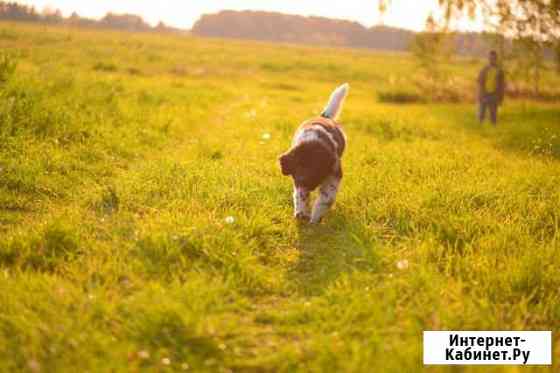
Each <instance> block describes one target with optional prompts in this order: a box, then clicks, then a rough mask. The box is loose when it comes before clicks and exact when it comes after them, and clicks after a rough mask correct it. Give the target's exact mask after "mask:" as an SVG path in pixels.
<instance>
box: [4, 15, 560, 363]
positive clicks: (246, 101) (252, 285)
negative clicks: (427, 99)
mask: <svg viewBox="0 0 560 373" xmlns="http://www.w3.org/2000/svg"><path fill="white" fill-rule="evenodd" d="M0 47H1V48H2V49H3V50H4V51H8V52H9V53H11V54H13V55H16V56H17V57H16V60H17V68H16V70H15V74H13V75H12V76H11V78H9V79H8V80H7V82H4V83H2V84H1V85H0V279H1V280H0V371H17V370H24V371H33V372H37V371H39V370H40V371H43V372H61V371H68V372H71V371H76V372H82V371H83V372H85V371H91V372H93V371H111V372H114V371H141V370H155V371H164V370H171V371H195V372H198V371H208V372H228V371H233V372H268V371H313V372H323V371H325V372H342V371H348V372H371V371H378V372H416V371H421V370H422V369H424V368H423V367H422V331H423V330H440V329H443V330H445V329H450V330H479V329H480V330H553V331H554V332H556V334H554V337H553V338H554V342H555V343H554V347H553V348H554V351H553V354H554V356H555V366H554V367H553V368H529V369H517V368H505V367H502V368H491V367H484V368H481V369H474V368H462V369H452V368H448V367H442V368H430V369H426V370H428V371H431V372H517V371H523V372H525V371H559V370H560V365H559V364H560V361H559V360H558V359H559V356H560V339H559V337H558V333H557V332H558V330H559V328H560V292H559V289H560V255H559V247H560V243H559V241H558V240H559V238H560V237H559V236H558V234H559V226H560V189H559V186H558V185H559V183H560V104H556V105H554V104H551V103H548V104H546V103H536V102H528V101H508V102H507V103H506V105H505V107H504V108H503V112H502V118H501V123H500V125H499V126H498V127H497V128H492V127H491V126H489V125H488V124H487V125H485V126H484V127H481V126H480V125H479V124H478V123H477V121H476V119H475V107H474V105H473V104H472V103H464V104H454V105H444V104H433V105H432V104H414V105H413V104H410V105H396V104H381V103H379V102H378V100H377V93H378V92H379V91H380V90H390V89H393V88H398V89H399V90H403V89H404V90H406V89H407V87H408V85H409V84H410V79H413V78H414V77H415V76H416V75H417V74H418V72H417V71H416V69H415V63H414V61H413V60H412V59H411V57H409V56H408V55H405V54H387V53H376V52H371V51H365V50H363V51H362V50H344V49H340V50H335V49H327V48H325V49H323V48H308V47H293V46H279V45H271V44H262V43H251V42H233V41H221V40H210V39H208V40H206V39H197V38H190V37H179V36H177V37H175V36H162V35H156V34H150V35H148V34H146V35H142V34H126V33H113V32H108V31H107V32H105V31H103V32H101V31H83V30H82V31H80V30H69V29H64V28H45V27H43V26H30V25H17V24H7V23H4V24H0ZM481 63H482V62H477V61H470V60H461V61H458V62H456V64H455V65H454V66H452V67H449V68H450V69H451V70H453V71H454V73H455V76H456V80H457V83H456V84H458V85H459V86H461V87H463V88H462V89H468V88H469V87H472V85H473V83H472V81H473V80H474V77H475V76H476V72H477V70H478V69H479V68H480V66H481ZM0 76H1V74H0ZM547 79H548V82H549V84H550V85H551V86H553V85H556V86H558V85H560V78H559V77H558V75H556V76H554V75H550V76H549V77H548V78H547ZM343 82H349V83H350V85H351V92H350V96H349V98H348V100H347V103H346V106H345V110H344V113H343V115H342V122H343V123H344V125H345V128H346V131H347V134H348V137H349V149H348V152H347V154H346V156H345V160H344V170H345V178H344V180H343V186H342V189H341V193H340V194H339V198H338V202H337V205H336V207H335V208H334V209H333V211H331V212H330V214H329V215H328V216H327V217H326V219H325V220H324V222H323V224H321V225H319V226H302V225H298V224H296V222H295V221H294V219H293V218H292V207H291V184H290V181H289V180H288V179H287V178H285V177H282V175H281V173H280V171H279V168H278V166H277V161H276V159H277V156H278V155H279V154H280V153H282V152H283V151H285V150H287V147H288V146H289V143H290V140H291V136H292V133H293V131H294V129H295V128H296V126H297V125H298V124H299V123H300V122H302V121H303V120H304V119H307V118H310V117H312V116H315V115H316V114H318V113H319V112H320V110H321V109H322V107H323V105H324V104H325V103H326V101H327V99H328V96H329V94H330V92H331V91H332V89H333V88H335V87H336V86H337V85H338V84H340V83H343Z"/></svg>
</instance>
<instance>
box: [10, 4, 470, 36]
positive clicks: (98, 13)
mask: <svg viewBox="0 0 560 373" xmlns="http://www.w3.org/2000/svg"><path fill="white" fill-rule="evenodd" d="M18 2H19V3H22V4H28V5H34V6H35V8H36V9H37V10H39V11H41V10H42V9H44V8H45V7H50V8H58V9H60V10H61V11H62V12H63V14H64V15H65V16H67V15H70V14H71V13H72V12H73V11H76V12H77V13H78V14H79V15H81V16H82V17H90V18H101V17H103V16H104V15H105V14H106V13H107V12H109V11H111V12H113V13H133V14H138V15H140V16H142V17H143V18H144V19H145V20H146V21H147V22H149V23H151V24H152V25H155V24H156V23H157V22H159V21H163V22H165V23H166V24H168V25H171V26H175V27H180V28H191V27H192V25H193V24H194V23H195V22H196V21H197V19H198V18H199V17H200V16H201V15H202V14H205V13H216V12H218V11H220V10H226V9H227V10H266V11H276V12H282V13H288V14H300V15H305V16H309V15H314V16H323V17H328V18H338V19H346V20H351V21H357V22H360V23H361V24H363V25H365V26H368V27H369V26H373V25H376V24H379V23H381V22H383V24H385V25H388V26H396V27H401V28H407V29H411V30H415V31H419V30H422V29H423V28H424V25H425V21H426V18H427V17H428V16H429V15H430V13H432V12H433V13H434V14H435V15H436V16H437V15H438V6H437V0H391V6H390V8H389V10H388V11H387V12H386V14H384V16H383V18H381V17H380V14H379V11H378V9H377V0H330V1H328V2H327V1H326V0H157V1H154V0H20V1H18ZM327 4H328V5H327ZM457 28H458V29H461V30H477V29H479V27H478V25H477V24H476V23H475V22H472V21H464V22H461V23H460V24H458V25H457Z"/></svg>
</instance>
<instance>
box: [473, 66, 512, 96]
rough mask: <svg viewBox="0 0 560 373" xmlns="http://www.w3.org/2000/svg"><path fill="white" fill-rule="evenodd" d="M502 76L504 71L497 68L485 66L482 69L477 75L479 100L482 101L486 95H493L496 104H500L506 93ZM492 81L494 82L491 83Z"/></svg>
mask: <svg viewBox="0 0 560 373" xmlns="http://www.w3.org/2000/svg"><path fill="white" fill-rule="evenodd" d="M493 69H495V70H493ZM494 74H495V75H494ZM504 75H505V74H504V71H503V70H502V69H501V68H500V67H498V66H493V65H487V66H486V67H484V68H483V69H482V70H481V71H480V74H479V75H478V93H479V98H480V99H482V98H483V97H486V96H488V95H495V97H496V98H497V99H498V102H499V103H501V102H502V101H503V100H504V95H505V91H506V83H505V76H504ZM492 79H495V82H492Z"/></svg>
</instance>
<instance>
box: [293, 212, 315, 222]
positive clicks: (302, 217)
mask: <svg viewBox="0 0 560 373" xmlns="http://www.w3.org/2000/svg"><path fill="white" fill-rule="evenodd" d="M295 218H296V220H297V221H299V222H302V223H308V222H309V220H310V219H311V217H310V216H309V215H308V214H306V213H305V212H298V213H297V214H296V215H295Z"/></svg>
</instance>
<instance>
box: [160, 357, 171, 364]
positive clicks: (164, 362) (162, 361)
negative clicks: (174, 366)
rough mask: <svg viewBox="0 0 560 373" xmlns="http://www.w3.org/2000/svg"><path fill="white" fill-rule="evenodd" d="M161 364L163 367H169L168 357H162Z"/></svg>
mask: <svg viewBox="0 0 560 373" xmlns="http://www.w3.org/2000/svg"><path fill="white" fill-rule="evenodd" d="M161 363H162V364H163V365H169V364H171V360H170V359H169V358H168V357H164V358H163V359H161Z"/></svg>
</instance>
